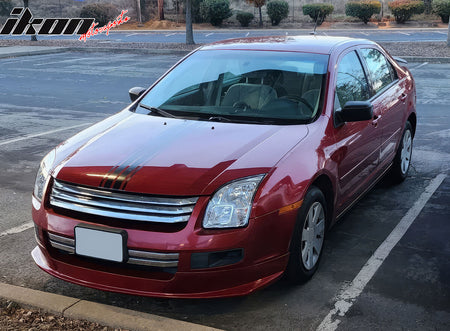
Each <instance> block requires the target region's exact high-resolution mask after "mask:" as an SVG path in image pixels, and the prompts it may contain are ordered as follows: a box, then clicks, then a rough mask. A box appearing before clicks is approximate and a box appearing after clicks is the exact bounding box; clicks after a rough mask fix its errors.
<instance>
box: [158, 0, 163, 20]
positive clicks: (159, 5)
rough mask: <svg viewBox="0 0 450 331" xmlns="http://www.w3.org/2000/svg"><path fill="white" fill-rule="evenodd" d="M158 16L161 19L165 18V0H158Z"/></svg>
mask: <svg viewBox="0 0 450 331" xmlns="http://www.w3.org/2000/svg"><path fill="white" fill-rule="evenodd" d="M158 16H159V20H160V21H162V20H164V0H158Z"/></svg>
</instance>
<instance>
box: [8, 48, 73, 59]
mask: <svg viewBox="0 0 450 331" xmlns="http://www.w3.org/2000/svg"><path fill="white" fill-rule="evenodd" d="M5 48H7V49H5ZM66 51H67V47H50V46H11V47H9V46H5V47H0V59H4V58H8V57H18V56H28V55H43V54H54V53H62V52H66Z"/></svg>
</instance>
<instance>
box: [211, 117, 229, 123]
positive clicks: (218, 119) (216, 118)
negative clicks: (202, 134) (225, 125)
mask: <svg viewBox="0 0 450 331" xmlns="http://www.w3.org/2000/svg"><path fill="white" fill-rule="evenodd" d="M208 121H217V122H233V121H232V120H230V119H229V118H226V117H223V116H211V117H210V118H208Z"/></svg>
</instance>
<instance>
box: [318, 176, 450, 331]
mask: <svg viewBox="0 0 450 331" xmlns="http://www.w3.org/2000/svg"><path fill="white" fill-rule="evenodd" d="M445 177H447V175H446V174H439V175H437V176H436V177H435V178H434V179H433V180H432V181H431V182H430V184H428V186H427V187H426V188H425V191H424V192H423V193H422V194H421V195H420V197H419V199H417V201H416V202H415V203H414V205H413V206H412V207H411V208H410V209H409V210H408V212H407V213H406V215H405V216H403V218H402V219H401V220H400V222H399V223H398V224H397V226H396V227H395V228H394V230H392V232H391V233H390V234H389V236H388V237H387V238H386V240H385V241H383V243H382V244H381V245H380V246H379V247H378V249H377V250H376V251H375V253H373V255H372V256H371V257H370V258H369V260H368V261H367V262H366V264H365V265H364V267H363V268H362V269H361V270H360V272H359V273H358V275H356V277H355V278H354V279H353V281H352V282H351V283H350V284H349V285H348V286H345V287H343V288H342V290H341V291H340V292H339V294H338V295H337V296H336V298H335V303H334V308H333V309H332V310H331V311H330V312H329V313H328V315H327V316H325V318H324V319H323V320H322V322H321V323H320V325H319V326H318V328H317V331H334V330H336V329H337V327H338V326H339V323H340V322H341V320H340V319H339V318H338V317H344V316H345V314H346V313H347V312H348V311H349V309H350V308H351V307H352V305H353V304H354V303H355V301H356V299H357V298H358V297H359V295H360V294H361V293H362V291H363V290H364V288H365V287H366V285H367V283H369V281H370V280H371V279H372V277H373V276H374V275H375V273H376V271H377V270H378V268H379V267H380V266H381V265H382V264H383V262H384V260H385V259H386V258H387V257H388V255H389V253H390V252H391V251H392V249H393V248H394V247H395V245H397V243H398V242H399V241H400V239H402V237H403V235H404V234H405V233H406V231H407V230H408V229H409V227H410V226H411V224H412V223H413V222H414V220H415V219H416V217H417V216H418V215H419V214H420V212H421V211H422V209H423V207H424V206H425V204H426V203H427V202H428V200H429V199H430V198H431V196H432V195H433V193H434V192H435V191H436V190H437V189H438V187H439V185H441V183H442V182H443V181H444V179H445Z"/></svg>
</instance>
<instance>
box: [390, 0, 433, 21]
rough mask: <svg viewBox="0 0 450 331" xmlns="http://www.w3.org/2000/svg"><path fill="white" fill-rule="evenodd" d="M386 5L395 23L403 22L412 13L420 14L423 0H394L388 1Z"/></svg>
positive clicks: (422, 8) (423, 8)
mask: <svg viewBox="0 0 450 331" xmlns="http://www.w3.org/2000/svg"><path fill="white" fill-rule="evenodd" d="M388 7H389V9H390V10H391V12H392V15H394V17H395V20H396V21H397V23H405V22H406V21H408V20H409V19H410V18H411V16H412V15H415V14H422V13H423V11H424V10H425V5H424V4H423V1H417V0H395V1H392V2H390V3H388Z"/></svg>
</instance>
